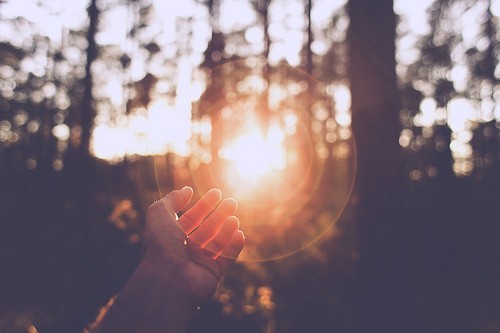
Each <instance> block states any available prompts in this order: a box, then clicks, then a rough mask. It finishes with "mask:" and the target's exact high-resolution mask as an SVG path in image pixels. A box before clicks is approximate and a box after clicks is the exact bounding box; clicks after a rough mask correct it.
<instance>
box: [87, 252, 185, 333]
mask: <svg viewBox="0 0 500 333" xmlns="http://www.w3.org/2000/svg"><path fill="white" fill-rule="evenodd" d="M170 274H171V272H169V270H168V269H162V270H159V269H158V268H157V267H155V265H153V264H150V263H148V262H145V261H143V262H142V263H141V264H140V265H139V267H138V268H137V269H136V271H135V272H134V274H133V275H132V277H131V278H130V279H129V281H128V282H127V284H126V285H125V287H124V288H123V290H122V291H121V292H120V293H119V294H118V295H117V297H116V299H115V301H114V303H113V305H112V306H111V307H110V309H109V311H108V312H107V313H106V314H105V315H104V318H103V319H102V320H101V321H100V322H99V323H97V327H96V328H94V329H92V330H91V333H113V332H122V333H124V332H130V333H149V332H151V333H156V332H158V333H161V332H165V333H181V332H185V331H186V328H187V325H188V321H189V317H190V315H191V312H192V310H193V308H194V304H193V301H192V300H190V299H189V298H187V297H186V292H185V291H183V287H184V286H179V285H176V283H175V281H177V280H176V278H175V277H172V276H171V275H170Z"/></svg>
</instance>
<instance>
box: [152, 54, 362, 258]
mask: <svg viewBox="0 0 500 333" xmlns="http://www.w3.org/2000/svg"><path fill="white" fill-rule="evenodd" d="M206 78H207V82H208V83H207V87H206V90H205V93H204V94H203V95H202V96H201V98H200V100H199V101H197V102H196V103H195V104H194V105H193V120H192V122H193V136H192V138H191V142H190V147H191V154H190V156H188V157H175V156H170V158H169V159H166V158H165V157H164V156H158V157H156V158H155V162H154V168H155V179H156V183H157V187H158V189H159V191H160V193H161V194H164V192H166V190H165V189H166V188H169V187H176V186H183V185H186V184H190V185H192V186H193V187H194V188H195V193H196V195H197V196H198V197H199V196H201V195H202V194H203V193H205V192H206V191H207V190H209V189H211V188H214V187H216V188H219V189H221V190H222V192H223V194H224V196H225V197H232V198H235V199H236V200H237V201H238V211H237V214H236V215H237V216H238V218H239V219H240V226H241V229H242V230H243V231H244V232H245V235H246V246H245V249H244V250H243V252H242V254H241V256H240V259H239V260H242V261H249V262H255V261H269V260H276V259H279V258H284V257H287V256H290V255H292V254H294V253H297V252H299V251H301V250H303V249H305V248H307V247H308V246H310V245H311V244H313V243H314V242H315V241H317V240H318V239H319V238H320V237H321V236H322V235H324V234H325V232H326V231H327V230H328V229H329V228H330V227H332V226H333V225H334V224H335V223H336V221H337V220H338V218H339V217H340V215H341V214H342V212H343V210H344V208H345V206H346V204H347V202H348V199H349V197H350V194H351V191H352V187H353V183H354V178H355V173H356V145H355V139H354V136H353V134H352V131H351V130H350V128H349V127H348V126H345V124H340V123H339V122H338V121H337V120H336V115H337V114H336V109H335V101H334V100H333V99H332V97H331V96H330V95H329V94H327V89H326V87H325V86H324V85H323V84H321V83H320V82H318V81H317V80H315V79H314V78H312V77H311V76H310V75H308V74H307V73H305V72H303V71H301V70H299V69H297V68H293V67H291V66H288V65H278V66H269V65H268V64H267V63H265V62H263V61H259V60H258V59H257V60H255V59H252V60H251V62H250V63H249V60H248V59H247V60H242V61H234V62H227V63H225V64H224V65H221V66H218V67H217V68H215V69H212V70H210V71H208V72H207V74H206ZM167 178H168V179H169V180H168V181H167ZM177 184H178V185H177Z"/></svg>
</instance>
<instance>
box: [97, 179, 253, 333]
mask: <svg viewBox="0 0 500 333" xmlns="http://www.w3.org/2000/svg"><path fill="white" fill-rule="evenodd" d="M192 196H193V190H192V189H191V188H190V187H184V188H183V189H181V190H175V191H172V192H170V193H168V194H167V195H166V196H165V197H164V198H162V199H161V200H159V201H157V202H155V203H154V204H152V205H151V206H150V207H149V209H148V212H147V215H146V227H145V232H144V248H143V250H144V252H143V253H144V258H143V260H142V261H141V263H140V264H139V266H138V267H137V269H136V270H135V272H134V273H133V274H132V276H131V278H130V279H129V281H128V282H127V283H126V285H125V286H124V288H123V290H122V291H120V292H119V293H118V295H117V296H116V300H115V301H114V303H113V304H112V306H111V307H110V308H109V310H108V311H107V313H106V314H105V315H104V317H103V318H102V319H100V320H99V321H98V323H97V324H96V325H94V326H95V327H94V328H93V329H91V332H92V333H105V332H106V333H111V332H131V333H132V332H133V333H142V332H144V333H147V332H151V333H153V332H154V333H156V332H168V333H177V332H184V331H185V330H186V328H187V324H188V321H189V317H190V314H191V312H192V311H193V309H195V308H196V307H197V306H198V305H199V304H201V303H202V302H203V301H205V300H207V299H209V298H210V297H211V296H212V295H213V293H214V292H215V289H216V288H217V284H218V283H219V280H220V278H221V276H222V274H223V273H224V272H225V271H226V269H227V268H228V267H229V266H230V265H231V264H232V263H233V262H234V261H235V260H236V258H237V257H238V255H239V254H240V252H241V250H242V249H243V245H244V242H245V237H244V235H243V232H242V231H241V230H239V221H238V218H237V217H236V216H234V213H235V211H236V207H237V204H236V201H234V200H233V199H224V200H222V201H221V199H222V193H221V192H220V191H219V190H217V189H212V190H210V191H208V192H207V193H206V194H205V195H204V196H203V197H202V198H201V199H200V200H199V201H198V202H197V203H195V204H194V205H193V206H192V207H191V208H190V209H189V210H188V211H186V213H184V214H183V215H182V216H181V217H180V218H179V219H177V215H176V213H178V212H179V211H180V210H182V209H183V208H185V207H186V206H187V205H188V204H189V202H190V201H191V198H192ZM214 209H215V210H214Z"/></svg>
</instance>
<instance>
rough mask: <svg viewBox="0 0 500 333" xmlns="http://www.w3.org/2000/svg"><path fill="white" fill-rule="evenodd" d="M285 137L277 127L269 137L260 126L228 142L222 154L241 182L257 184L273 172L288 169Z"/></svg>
mask: <svg viewBox="0 0 500 333" xmlns="http://www.w3.org/2000/svg"><path fill="white" fill-rule="evenodd" d="M284 138H285V134H284V132H283V130H282V129H281V128H279V127H277V126H275V127H270V128H269V129H268V131H267V135H264V134H263V133H262V130H261V129H260V128H259V127H258V126H252V127H251V128H249V129H247V130H246V131H245V132H244V134H241V135H239V136H238V137H236V138H235V139H234V140H232V141H229V142H227V143H226V144H225V145H223V147H222V148H221V150H220V153H219V155H220V157H221V158H222V159H224V160H226V161H227V162H228V163H230V165H231V166H232V167H233V168H234V169H235V170H236V171H237V176H239V178H240V179H239V180H240V181H252V182H255V181H257V180H260V179H261V178H263V177H264V176H265V175H266V174H268V173H270V172H272V171H282V170H284V169H285V167H286V164H287V160H286V151H285V148H284V146H283V140H284Z"/></svg>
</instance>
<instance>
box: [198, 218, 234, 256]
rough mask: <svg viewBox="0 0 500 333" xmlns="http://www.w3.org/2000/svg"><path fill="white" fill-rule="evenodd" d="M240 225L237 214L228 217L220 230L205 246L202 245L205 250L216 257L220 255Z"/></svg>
mask: <svg viewBox="0 0 500 333" xmlns="http://www.w3.org/2000/svg"><path fill="white" fill-rule="evenodd" d="M239 225H240V222H239V220H238V218H237V217H236V216H230V217H228V218H226V219H225V221H224V225H223V226H222V229H221V230H220V232H219V233H218V234H217V236H216V237H215V238H214V239H212V240H211V241H210V242H209V243H208V244H207V245H206V246H205V247H203V246H202V248H203V250H204V251H205V252H206V253H207V254H208V255H209V256H211V257H212V258H214V259H215V258H217V257H219V256H220V255H221V253H222V252H223V251H224V249H225V248H226V247H227V246H228V245H229V242H230V241H231V237H232V236H233V234H234V232H235V231H236V230H238V227H239Z"/></svg>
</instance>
